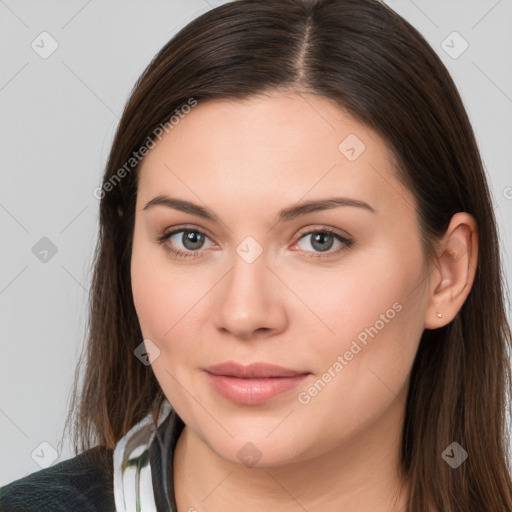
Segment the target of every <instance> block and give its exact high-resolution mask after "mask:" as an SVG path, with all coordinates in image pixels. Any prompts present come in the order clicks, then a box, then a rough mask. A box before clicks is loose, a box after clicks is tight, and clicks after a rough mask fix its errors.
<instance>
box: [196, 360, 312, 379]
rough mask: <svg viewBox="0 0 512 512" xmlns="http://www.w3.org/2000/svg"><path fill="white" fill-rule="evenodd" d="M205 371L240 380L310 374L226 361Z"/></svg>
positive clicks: (266, 364)
mask: <svg viewBox="0 0 512 512" xmlns="http://www.w3.org/2000/svg"><path fill="white" fill-rule="evenodd" d="M205 371H207V372H208V373H212V374H213V375H225V376H229V377H238V378H240V379H255V378H269V377H293V376H296V375H304V374H306V373H309V372H303V371H297V370H292V369H290V368H284V367H283V366H277V365H275V364H269V363H265V362H257V363H252V364H250V365H248V366H243V365H241V364H239V363H236V362H234V361H226V362H224V363H220V364H216V365H213V366H210V367H208V368H206V369H205Z"/></svg>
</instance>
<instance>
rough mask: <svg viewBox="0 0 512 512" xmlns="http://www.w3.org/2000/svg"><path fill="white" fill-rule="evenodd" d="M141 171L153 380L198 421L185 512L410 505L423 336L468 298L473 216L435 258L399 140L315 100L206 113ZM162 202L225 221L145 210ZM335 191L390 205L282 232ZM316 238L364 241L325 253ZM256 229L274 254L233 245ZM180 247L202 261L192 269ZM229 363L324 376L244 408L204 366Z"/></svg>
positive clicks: (280, 97)
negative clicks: (297, 209) (193, 238)
mask: <svg viewBox="0 0 512 512" xmlns="http://www.w3.org/2000/svg"><path fill="white" fill-rule="evenodd" d="M350 134H355V135H356V136H357V137H358V138H359V139H360V140H361V141H362V142H363V143H364V145H365V149H364V151H363V152H362V153H361V154H360V155H359V156H358V157H357V158H356V159H355V160H354V161H350V160H349V159H347V157H346V156H345V154H344V153H342V152H341V151H340V150H339V149H338V146H339V144H340V142H342V141H343V140H344V139H345V138H346V137H347V136H348V135H350ZM139 172H140V175H139V183H138V195H137V203H136V220H135V229H134V243H133V253H132V262H131V278H132V288H133V298H134V303H135V307H136V310H137V315H138V318H139V322H140V325H141V329H142V333H143V335H144V338H145V339H150V340H151V341H152V342H153V343H154V344H155V345H156V346H157V347H158V349H159V350H160V354H159V356H158V357H157V358H156V359H155V360H154V361H153V363H152V368H153V371H154V373H155V376H156V378H157V379H158V382H159V383H160V385H161V387H162V389H163V391H164V393H165V395H166V397H167V398H168V400H169V401H170V403H171V404H172V405H173V407H174V408H175V409H176V411H177V412H178V414H179V416H180V417H181V418H182V419H183V420H184V422H185V424H186V427H185V429H184V431H183V433H182V435H181V436H180V438H179V440H178V445H177V447H176V452H175V457H174V476H173V478H174V485H175V496H176V501H177V505H178V510H179V512H186V511H193V510H198V511H218V510H223V511H225V512H230V511H235V510H236V511H239V510H241V509H243V510H245V511H256V510H258V511H261V510H279V511H303V510H307V511H309V512H317V511H322V512H325V511H336V512H337V511H339V510H350V511H352V512H358V511H370V510H372V511H391V510H401V509H402V508H403V507H404V505H405V502H406V501H405V500H406V497H407V485H404V487H403V492H402V493H401V494H398V490H399V487H400V484H405V483H404V482H402V480H401V478H400V476H399V472H398V467H399V446H400V439H401V429H402V423H403V418H404V408H405V400H406V396H407V389H408V385H409V377H410V371H411V367H412V364H413V360H414V357H415V354H416V351H417V348H418V344H419V341H420V337H421V334H422V332H423V330H424V329H425V328H429V329H435V328H438V327H441V326H443V325H445V324H447V323H448V322H450V321H451V320H452V319H453V317H454V316H455V315H456V313H457V311H458V310H459V309H460V307H461V306H462V304H463V302H464V300H465V298H466V296H467V294H468V293H469V290H470V288H471V284H472V282H473V278H474V273H475V268H476V259H477V232H476V224H475V221H474V219H473V218H472V217H471V216H470V215H468V214H466V213H458V214H456V215H454V217H453V218H452V221H451V223H450V225H449V227H448V230H447V231H446V234H445V235H444V237H443V238H442V239H441V240H440V241H439V245H438V249H437V256H436V260H435V261H434V262H430V263H428V262H427V261H426V259H425V256H424V254H423V252H422V247H421V243H420V233H419V226H418V220H417V216H416V212H415V208H416V201H415V198H414V196H413V195H412V194H411V192H410V191H409V190H407V189H406V188H404V186H403V185H402V184H401V183H400V181H399V180H398V179H397V178H396V176H395V173H394V170H393V159H392V154H391V153H390V151H389V148H388V147H387V145H386V143H385V142H384V141H383V139H382V138H381V137H379V136H378V135H377V134H376V133H375V132H373V131H372V130H370V129H369V128H368V127H366V126H365V125H363V124H361V123H360V122H358V121H357V120H355V119H354V118H353V117H351V116H349V115H348V114H347V113H345V112H344V111H343V110H341V109H340V108H339V107H338V106H337V105H336V104H334V103H333V102H331V101H330V100H328V99H325V98H322V97H318V96H312V95H308V94H304V93H301V94H298V93H295V92H279V93H278V92H275V93H273V94H268V95H262V96H258V97H253V98H251V99H248V100H244V101H238V100H237V101H233V100H230V101H227V100H215V101H210V102H204V103H201V102H200V103H199V104H198V105H197V106H196V107H194V108H193V109H192V111H191V113H189V114H188V115H186V116H185V117H184V118H183V119H181V120H180V122H179V124H178V125H176V126H175V127H174V128H173V129H172V130H171V131H170V132H169V133H168V134H166V135H165V137H164V138H163V139H162V140H161V141H160V142H158V143H157V145H156V147H154V148H153V149H151V151H150V152H149V154H148V155H147V156H146V157H145V159H144V161H143V163H142V166H141V168H140V169H139ZM160 194H166V195H169V196H173V197H177V198H180V199H184V200H188V201H191V202H193V203H196V204H199V205H201V206H203V207H204V208H206V209H207V210H209V211H212V212H214V213H215V214H216V215H218V217H219V221H218V222H213V221H210V220H206V219H202V218H200V217H197V216H195V215H193V214H191V213H185V212H181V211H177V210H174V209H171V208H169V207H166V206H161V205H157V206H153V207H151V208H148V209H144V206H145V205H146V204H147V203H148V202H149V201H150V200H151V199H153V198H154V197H155V196H158V195H160ZM333 196H342V197H346V198H351V199H356V200H359V201H364V202H366V203H367V204H368V205H370V206H371V207H372V208H373V209H374V210H375V212H374V213H372V212H371V211H368V210H366V209H363V208H357V207H354V206H342V207H337V208H333V209H329V210H323V211H316V212H312V213H308V214H306V215H304V216H301V217H298V218H295V219H293V220H290V221H288V222H284V223H282V224H277V223H276V219H277V214H278V212H279V211H280V210H281V209H283V208H287V207H290V206H294V205H295V204H296V203H298V202H303V201H308V200H314V199H324V198H329V197H333ZM172 227H178V228H180V227H182V228H183V229H185V228H188V229H198V230H200V231H202V232H204V233H205V234H206V238H205V240H204V243H203V245H202V246H200V244H198V247H199V248H198V249H194V246H193V245H191V244H188V245H184V243H183V237H182V235H183V233H179V234H177V235H173V236H172V238H170V239H168V240H166V241H165V242H164V243H163V244H162V243H159V242H158V237H159V236H161V235H162V234H163V233H164V232H165V231H166V230H167V231H169V230H170V228H172ZM315 229H316V230H322V229H331V230H334V231H337V232H339V234H341V235H342V236H344V237H346V238H348V239H350V240H351V241H352V244H351V245H350V246H344V245H343V244H342V243H341V242H339V241H337V240H336V239H334V240H333V241H332V245H331V246H330V247H329V243H328V242H329V241H327V243H326V242H321V244H322V243H323V245H318V244H315V243H314V239H313V236H312V235H311V231H313V230H315ZM248 236H251V237H253V238H254V239H255V240H256V241H257V243H258V244H259V246H260V247H261V249H262V252H261V254H260V255H259V256H258V257H257V258H256V259H255V260H254V261H253V262H252V263H248V262H247V261H246V260H244V258H242V257H241V256H240V255H239V254H238V253H237V250H236V249H237V247H238V246H239V245H240V244H241V242H242V241H244V239H245V238H246V237H248ZM166 245H167V246H171V247H174V248H177V249H180V250H182V251H186V252H194V251H195V252H199V253H200V255H199V257H197V258H189V259H180V258H178V257H176V256H174V255H173V254H171V253H170V252H169V251H166V250H165V246H166ZM190 247H192V248H190ZM318 247H320V249H318ZM322 247H324V248H326V249H327V250H326V251H325V252H322V250H321V248H322ZM340 247H341V248H342V250H339V249H340ZM251 250H254V249H251ZM311 255H317V256H318V255H320V256H321V257H320V258H311V257H309V256H311ZM393 304H395V307H396V308H397V306H396V305H397V304H398V305H399V306H401V309H400V311H399V312H397V311H395V313H396V314H395V315H394V317H393V318H392V319H389V318H388V317H386V318H387V319H388V321H387V322H384V327H383V328H381V329H378V333H377V334H376V335H375V336H374V337H373V338H370V337H369V338H368V342H367V344H366V345H363V344H362V343H359V345H360V346H361V350H360V351H359V352H357V354H355V355H353V357H352V358H351V359H350V360H347V358H344V360H345V362H346V364H343V368H342V370H341V371H339V372H337V373H336V372H335V376H334V377H332V378H331V380H330V381H329V382H328V383H327V384H326V385H325V386H324V387H323V388H322V389H321V390H320V391H318V392H317V394H316V395H315V396H311V395H309V396H310V401H309V402H308V403H301V402H300V401H299V399H298V394H299V393H300V392H306V393H307V390H308V389H310V388H311V386H312V385H313V384H314V383H315V382H318V380H319V379H322V376H323V375H324V374H325V373H326V372H327V371H328V369H329V368H332V367H333V364H334V363H335V362H336V361H337V360H338V359H337V358H338V356H340V355H341V356H343V355H344V354H345V353H346V352H347V350H349V349H350V347H351V343H352V342H353V341H354V340H357V336H358V335H359V334H360V333H362V332H363V331H364V330H365V328H368V327H370V326H375V325H377V324H376V322H377V321H378V320H379V319H381V318H382V317H381V315H383V314H384V316H386V311H388V310H390V308H391V309H393ZM437 313H441V314H442V317H441V318H439V317H438V316H437ZM378 325H380V324H378ZM352 346H353V345H352ZM227 360H233V361H237V362H239V363H241V364H249V363H252V362H255V361H265V362H270V363H274V364H279V365H281V366H284V367H287V368H292V369H295V370H300V371H305V372H311V374H310V375H308V377H307V378H306V380H305V381H304V383H303V384H302V385H301V386H300V387H299V388H297V389H294V390H292V391H288V392H285V393H283V394H281V395H278V396H277V397H275V398H272V399H271V400H269V401H268V402H266V403H264V404H260V405H239V404H235V403H232V402H230V401H229V400H227V399H226V398H224V397H222V396H220V395H218V394H217V393H216V392H215V391H214V390H213V389H212V388H211V387H210V385H209V383H208V380H207V378H206V375H205V372H204V371H203V369H204V368H206V367H208V366H210V365H213V364H217V363H220V362H224V361H227ZM338 361H339V360H338ZM324 382H325V381H324ZM303 396H304V395H303ZM248 442H251V443H253V445H255V446H256V447H257V449H258V451H259V453H260V455H261V458H260V459H259V460H258V462H257V463H256V464H255V465H254V466H250V467H249V466H246V465H244V464H243V463H242V462H241V460H240V459H239V458H238V457H237V453H238V452H239V450H240V449H241V448H242V447H243V446H244V445H245V444H246V443H248Z"/></svg>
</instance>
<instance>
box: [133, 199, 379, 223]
mask: <svg viewBox="0 0 512 512" xmlns="http://www.w3.org/2000/svg"><path fill="white" fill-rule="evenodd" d="M154 206H165V207H167V208H172V209H174V210H179V211H181V212H185V213H190V214H192V215H196V216H198V217H201V218H203V219H207V220H211V221H212V222H217V221H218V220H219V218H218V215H216V214H215V213H213V212H212V211H211V210H209V209H207V208H203V207H202V206H200V205H198V204H194V203H192V202H190V201H185V200H183V199H178V198H176V197H169V196H166V195H159V196H156V197H154V198H153V199H151V201H149V202H148V203H146V206H144V208H143V210H149V209H150V208H152V207H154ZM340 206H353V207H355V208H361V209H364V210H367V211H369V212H371V213H376V210H375V209H374V208H372V207H371V206H370V205H369V204H367V203H365V202H364V201H359V200H357V199H350V198H347V197H330V198H327V199H319V200H312V201H305V202H302V203H299V204H297V205H295V206H291V207H289V208H284V209H283V210H281V211H280V212H279V214H278V220H277V222H278V223H282V222H289V221H291V220H293V219H295V218H297V217H300V216H302V215H306V214H308V213H312V212H317V211H322V210H331V209H332V208H338V207H340Z"/></svg>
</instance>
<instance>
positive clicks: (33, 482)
mask: <svg viewBox="0 0 512 512" xmlns="http://www.w3.org/2000/svg"><path fill="white" fill-rule="evenodd" d="M183 428H184V423H183V421H182V420H181V418H180V417H179V416H178V415H177V414H176V413H175V411H174V410H173V411H171V413H170V414H169V416H168V417H167V418H166V419H165V420H164V421H163V423H162V424H161V425H160V426H159V427H158V431H157V434H156V435H155V438H154V439H153V441H152V443H151V446H150V464H151V477H152V482H153V493H154V496H155V503H156V506H157V510H158V511H159V512H176V510H177V508H176V502H175V499H174V487H173V485H172V482H173V479H172V461H173V454H174V449H175V447H176V443H177V441H178V438H179V436H180V434H181V431H182V430H183ZM75 511H76V512H115V502H114V486H113V450H112V449H107V448H106V447H105V446H95V447H94V448H91V449H89V450H86V451H84V452H82V453H80V454H79V455H76V456H75V457H73V458H71V459H68V460H65V461H63V462H59V463H58V464H54V465H53V466H50V467H48V468H46V469H42V470H40V471H37V472H35V473H32V474H30V475H27V476H25V477H23V478H20V479H19V480H15V481H14V482H11V483H10V484H7V485H6V486H4V487H1V488H0V512H75Z"/></svg>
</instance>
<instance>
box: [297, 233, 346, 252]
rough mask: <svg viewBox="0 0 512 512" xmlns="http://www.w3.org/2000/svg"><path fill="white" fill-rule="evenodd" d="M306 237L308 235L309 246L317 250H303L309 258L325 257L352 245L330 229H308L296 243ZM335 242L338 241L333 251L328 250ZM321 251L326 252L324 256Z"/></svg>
mask: <svg viewBox="0 0 512 512" xmlns="http://www.w3.org/2000/svg"><path fill="white" fill-rule="evenodd" d="M307 237H310V241H309V244H310V245H311V247H313V248H314V249H315V250H316V251H318V252H316V253H314V252H313V253H311V252H309V251H307V250H306V251H305V252H306V253H308V254H307V256H308V257H310V258H322V257H327V256H330V255H332V254H334V253H338V252H340V251H343V250H345V249H347V248H349V247H350V246H351V245H352V241H351V240H349V239H348V238H346V237H344V236H342V235H340V234H339V233H337V232H335V231H332V230H330V229H317V230H314V231H308V232H307V233H304V234H303V235H302V236H301V238H300V239H299V241H298V242H297V244H299V243H300V242H301V241H302V240H305V239H306V238H307ZM336 242H337V243H338V248H337V249H335V250H334V251H330V249H332V247H333V246H335V245H336ZM328 251H330V252H328ZM323 253H327V254H326V256H324V254H323Z"/></svg>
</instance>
